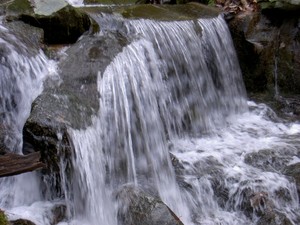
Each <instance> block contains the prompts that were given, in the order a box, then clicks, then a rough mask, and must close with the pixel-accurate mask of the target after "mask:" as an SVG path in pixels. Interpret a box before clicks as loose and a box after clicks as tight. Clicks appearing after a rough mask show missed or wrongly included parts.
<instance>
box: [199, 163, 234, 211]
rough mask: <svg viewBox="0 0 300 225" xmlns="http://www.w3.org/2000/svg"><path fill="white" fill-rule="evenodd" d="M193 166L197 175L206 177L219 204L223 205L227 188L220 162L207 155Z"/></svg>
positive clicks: (227, 195)
mask: <svg viewBox="0 0 300 225" xmlns="http://www.w3.org/2000/svg"><path fill="white" fill-rule="evenodd" d="M194 166H195V168H196V171H197V176H198V177H202V176H207V177H208V179H209V181H210V183H211V187H212V189H213V191H214V195H215V197H216V199H217V202H218V204H219V206H220V207H224V206H225V205H226V202H227V201H228V199H229V190H228V188H227V187H226V181H225V179H226V177H225V175H224V172H223V166H222V164H221V163H219V162H218V161H217V160H216V159H214V158H213V157H208V158H205V159H203V160H201V161H199V162H197V163H195V164H194Z"/></svg>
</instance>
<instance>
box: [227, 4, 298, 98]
mask: <svg viewBox="0 0 300 225" xmlns="http://www.w3.org/2000/svg"><path fill="white" fill-rule="evenodd" d="M298 13H299V12H283V11H276V10H275V11H274V10H271V11H263V13H260V12H257V13H246V14H241V15H239V16H237V17H235V19H233V20H231V21H229V27H230V30H231V34H232V37H233V41H234V44H235V47H236V50H237V54H238V57H239V61H240V66H241V69H242V72H243V75H244V80H245V84H246V88H247V90H248V92H250V93H251V92H268V93H270V94H272V95H274V94H299V92H300V25H299V22H300V21H299V16H298Z"/></svg>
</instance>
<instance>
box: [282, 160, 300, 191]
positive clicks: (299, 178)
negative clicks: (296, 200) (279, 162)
mask: <svg viewBox="0 0 300 225" xmlns="http://www.w3.org/2000/svg"><path fill="white" fill-rule="evenodd" d="M283 174H285V175H287V176H290V177H292V178H294V179H295V182H296V186H297V191H298V195H299V196H300V163H295V164H292V165H288V166H286V167H285V168H284V170H283Z"/></svg>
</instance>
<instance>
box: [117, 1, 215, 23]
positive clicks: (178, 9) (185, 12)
mask: <svg viewBox="0 0 300 225" xmlns="http://www.w3.org/2000/svg"><path fill="white" fill-rule="evenodd" d="M120 13H121V14H122V15H123V16H124V17H125V18H132V19H139V18H144V19H153V20H163V21H169V20H170V21H171V20H192V19H198V18H210V17H216V16H218V14H219V11H218V10H216V9H215V8H211V7H208V6H205V5H202V4H198V3H189V4H185V5H152V4H147V5H134V6H130V7H128V8H126V9H124V10H123V11H121V12H120Z"/></svg>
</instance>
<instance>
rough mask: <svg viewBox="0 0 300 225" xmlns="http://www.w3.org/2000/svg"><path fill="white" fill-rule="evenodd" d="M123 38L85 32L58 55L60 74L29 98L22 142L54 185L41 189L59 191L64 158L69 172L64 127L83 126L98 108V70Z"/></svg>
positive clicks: (68, 143)
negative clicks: (36, 156) (34, 153)
mask: <svg viewBox="0 0 300 225" xmlns="http://www.w3.org/2000/svg"><path fill="white" fill-rule="evenodd" d="M127 43H128V42H127V40H126V39H125V38H124V37H122V36H120V35H119V34H114V33H112V34H107V35H103V36H101V37H97V36H85V37H84V38H82V39H81V40H80V41H78V42H77V43H76V44H74V45H73V46H72V47H70V48H69V49H68V50H67V51H66V52H65V54H67V55H69V56H68V57H65V58H61V62H60V64H59V70H60V77H59V78H58V77H50V78H49V79H48V80H47V81H45V83H44V91H43V93H42V94H41V95H40V96H39V97H38V98H37V99H36V100H35V101H34V102H33V104H32V110H31V114H30V116H29V118H28V120H27V121H26V124H25V126H24V129H23V139H24V143H27V144H28V145H30V146H32V148H34V149H38V150H40V151H41V158H42V161H43V162H44V163H45V164H46V165H47V167H46V169H44V170H43V174H44V176H45V177H44V178H43V179H44V180H46V181H47V182H50V183H52V184H53V185H54V187H48V186H45V187H44V189H45V191H49V192H50V193H52V192H54V193H56V194H55V195H58V196H57V197H59V196H60V195H62V194H63V193H61V192H60V167H61V163H62V162H64V163H65V164H66V165H64V166H65V168H64V169H65V171H64V173H65V174H66V176H67V177H70V176H71V172H72V169H71V163H70V155H71V154H72V149H73V146H72V143H71V140H70V138H69V135H68V131H67V130H68V129H69V128H73V129H84V128H86V127H87V126H89V125H90V124H91V122H92V116H93V115H96V113H98V110H99V94H98V90H97V77H98V73H103V72H104V70H105V68H106V67H107V65H108V64H109V63H110V62H111V60H112V59H113V58H114V57H115V56H116V55H117V54H118V53H119V52H121V51H122V48H123V47H124V46H125V45H126V44H127Z"/></svg>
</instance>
